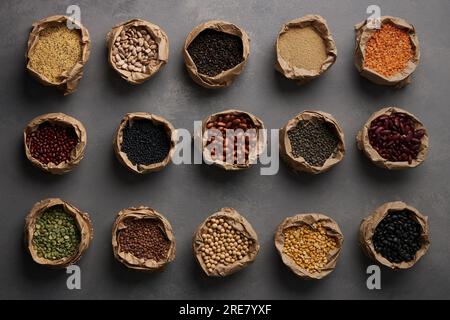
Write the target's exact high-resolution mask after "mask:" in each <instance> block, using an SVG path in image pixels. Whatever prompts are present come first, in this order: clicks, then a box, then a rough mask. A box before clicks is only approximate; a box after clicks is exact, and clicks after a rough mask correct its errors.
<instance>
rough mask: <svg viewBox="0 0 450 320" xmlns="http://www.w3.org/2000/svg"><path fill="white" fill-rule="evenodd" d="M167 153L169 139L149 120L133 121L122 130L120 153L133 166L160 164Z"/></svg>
mask: <svg viewBox="0 0 450 320" xmlns="http://www.w3.org/2000/svg"><path fill="white" fill-rule="evenodd" d="M169 151H170V138H169V136H168V134H167V132H166V131H165V130H164V127H163V126H160V125H155V124H153V122H152V121H149V120H134V121H133V122H132V123H131V124H130V122H128V123H127V124H126V126H125V128H124V129H123V142H122V152H124V153H126V154H127V157H128V159H129V160H130V161H131V163H133V164H134V165H137V164H143V165H149V164H153V163H158V162H161V161H163V160H164V159H165V158H166V157H167V155H168V154H169Z"/></svg>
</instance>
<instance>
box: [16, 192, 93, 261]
mask: <svg viewBox="0 0 450 320" xmlns="http://www.w3.org/2000/svg"><path fill="white" fill-rule="evenodd" d="M54 206H62V208H63V209H64V211H65V212H66V213H67V214H70V215H71V216H73V217H74V218H75V220H76V222H77V225H78V229H79V230H80V236H81V241H80V245H79V247H78V250H77V251H76V252H75V253H74V254H73V255H72V256H70V257H66V258H63V259H59V260H47V259H45V258H41V257H38V255H37V252H36V251H35V249H34V246H33V235H34V230H35V226H36V220H37V218H39V216H40V215H41V214H43V213H44V212H45V211H47V210H48V209H50V208H52V207H54ZM93 237H94V230H93V228H92V223H91V220H90V218H89V215H88V214H87V213H83V212H81V211H80V210H78V209H77V208H75V207H74V206H72V205H71V204H69V203H67V202H65V201H63V200H61V199H58V198H52V199H45V200H41V201H39V202H37V203H36V204H35V205H34V206H33V208H32V209H31V211H30V213H29V214H28V215H27V217H26V219H25V243H26V246H27V250H28V252H29V253H30V255H31V257H32V258H33V260H34V261H35V262H36V263H38V264H41V265H46V266H50V267H55V268H65V267H67V266H69V265H72V264H75V263H77V262H78V261H79V260H80V258H81V256H82V255H83V253H84V252H85V251H86V250H87V248H88V247H89V244H90V243H91V241H92V238H93Z"/></svg>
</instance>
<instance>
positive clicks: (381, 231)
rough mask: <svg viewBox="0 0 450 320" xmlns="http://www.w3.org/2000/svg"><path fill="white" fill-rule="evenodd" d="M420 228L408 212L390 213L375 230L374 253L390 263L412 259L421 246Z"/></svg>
mask: <svg viewBox="0 0 450 320" xmlns="http://www.w3.org/2000/svg"><path fill="white" fill-rule="evenodd" d="M421 233H422V227H421V226H420V224H419V223H418V222H417V221H416V220H415V219H414V218H413V214H412V213H411V212H410V211H407V210H403V211H395V212H390V213H388V215H387V216H386V217H385V218H384V219H383V220H381V222H380V223H379V224H378V226H377V227H376V228H375V232H374V234H373V236H372V242H373V245H374V247H375V251H376V252H378V253H379V254H381V255H382V256H383V257H385V258H386V259H387V260H389V261H390V262H392V263H401V262H408V261H411V260H413V259H414V257H415V255H416V252H417V251H418V250H419V249H420V247H421V245H422V240H421Z"/></svg>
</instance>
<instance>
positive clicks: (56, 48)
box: [29, 23, 81, 83]
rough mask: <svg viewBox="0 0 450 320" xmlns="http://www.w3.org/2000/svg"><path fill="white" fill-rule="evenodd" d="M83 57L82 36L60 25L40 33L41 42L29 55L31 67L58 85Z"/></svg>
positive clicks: (39, 41)
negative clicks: (63, 75)
mask: <svg viewBox="0 0 450 320" xmlns="http://www.w3.org/2000/svg"><path fill="white" fill-rule="evenodd" d="M80 57H81V35H80V31H79V30H77V29H73V30H69V29H68V28H67V26H66V25H65V24H62V23H58V24H55V25H54V26H50V27H48V28H46V29H44V30H42V31H41V32H40V33H39V40H38V41H37V43H36V45H35V46H34V48H33V49H32V51H31V52H30V54H29V59H30V67H31V69H33V70H34V71H35V72H37V73H39V74H40V75H41V76H44V77H46V78H47V79H48V80H49V81H50V82H53V83H57V82H59V81H60V77H61V75H62V74H63V73H64V72H70V71H71V70H72V69H73V67H74V66H75V65H76V63H77V62H78V61H79V60H80Z"/></svg>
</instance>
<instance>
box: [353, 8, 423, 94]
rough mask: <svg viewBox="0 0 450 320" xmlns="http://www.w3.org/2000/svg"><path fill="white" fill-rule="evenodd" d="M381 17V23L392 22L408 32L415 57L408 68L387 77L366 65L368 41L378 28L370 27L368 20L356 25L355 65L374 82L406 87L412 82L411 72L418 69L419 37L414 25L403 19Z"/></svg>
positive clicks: (365, 76) (364, 75)
mask: <svg viewBox="0 0 450 320" xmlns="http://www.w3.org/2000/svg"><path fill="white" fill-rule="evenodd" d="M380 19H381V25H384V24H388V23H389V24H392V25H394V26H396V27H398V28H401V29H403V30H405V31H407V32H408V34H409V38H410V39H411V44H412V47H413V50H414V57H413V59H412V60H411V61H409V63H408V65H407V66H406V68H405V69H404V70H403V71H402V72H400V73H398V74H395V75H393V76H391V77H385V76H384V75H382V74H380V73H378V72H376V71H373V70H370V69H368V68H366V67H365V66H364V62H365V52H366V46H367V42H368V41H369V40H370V38H372V36H373V35H374V33H375V32H377V30H378V29H371V28H369V27H368V21H367V20H366V21H363V22H361V23H359V24H357V25H356V26H355V31H356V48H355V66H356V69H358V71H359V73H360V74H361V75H362V76H363V77H364V78H367V79H369V80H370V81H372V82H373V83H376V84H379V85H385V86H396V87H398V88H401V87H404V86H406V85H408V84H409V83H411V74H412V73H413V72H414V71H415V70H416V68H417V66H418V65H419V61H420V46H419V38H418V37H417V34H416V29H415V28H414V26H413V25H412V24H410V23H408V22H406V21H405V20H403V19H400V18H396V17H391V16H383V17H381V18H380Z"/></svg>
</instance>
